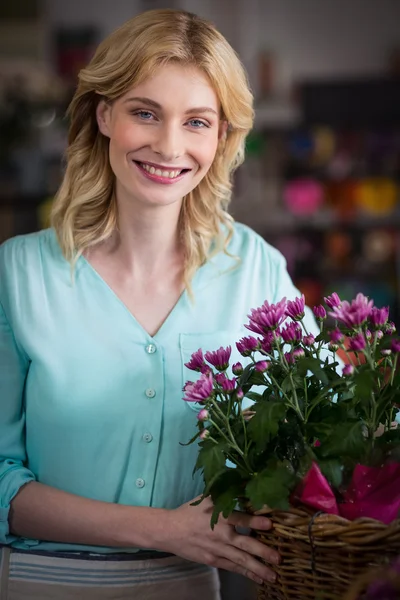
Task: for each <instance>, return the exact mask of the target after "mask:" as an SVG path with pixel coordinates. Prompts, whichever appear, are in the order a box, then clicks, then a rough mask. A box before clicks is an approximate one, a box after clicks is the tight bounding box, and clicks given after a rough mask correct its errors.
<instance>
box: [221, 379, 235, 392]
mask: <svg viewBox="0 0 400 600" xmlns="http://www.w3.org/2000/svg"><path fill="white" fill-rule="evenodd" d="M235 388H236V379H228V378H226V379H225V381H224V382H223V383H222V389H223V390H224V392H227V393H228V394H229V393H230V392H233V390H234V389H235Z"/></svg>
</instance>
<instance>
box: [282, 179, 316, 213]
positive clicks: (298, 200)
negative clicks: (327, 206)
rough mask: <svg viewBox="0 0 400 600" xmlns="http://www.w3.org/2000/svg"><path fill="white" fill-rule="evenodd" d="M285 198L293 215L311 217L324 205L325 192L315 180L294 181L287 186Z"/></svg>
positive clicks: (284, 193)
mask: <svg viewBox="0 0 400 600" xmlns="http://www.w3.org/2000/svg"><path fill="white" fill-rule="evenodd" d="M283 198H284V201H285V204H286V206H287V207H288V208H289V210H290V211H291V212H292V213H294V214H296V215H310V214H313V213H315V212H316V211H317V210H318V209H319V208H320V206H321V205H322V203H323V201H324V190H323V187H322V185H321V184H320V183H319V182H318V181H315V180H314V179H294V180H293V181H290V182H288V183H287V184H286V187H285V189H284V192H283Z"/></svg>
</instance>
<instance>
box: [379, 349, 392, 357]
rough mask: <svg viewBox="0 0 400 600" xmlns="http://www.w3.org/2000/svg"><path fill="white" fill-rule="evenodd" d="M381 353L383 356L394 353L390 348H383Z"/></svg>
mask: <svg viewBox="0 0 400 600" xmlns="http://www.w3.org/2000/svg"><path fill="white" fill-rule="evenodd" d="M381 354H382V356H390V355H391V354H392V351H391V349H390V348H384V349H383V350H381Z"/></svg>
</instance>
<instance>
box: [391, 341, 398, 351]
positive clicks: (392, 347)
mask: <svg viewBox="0 0 400 600" xmlns="http://www.w3.org/2000/svg"><path fill="white" fill-rule="evenodd" d="M390 347H391V349H392V352H395V353H397V352H400V340H392V343H391V344H390Z"/></svg>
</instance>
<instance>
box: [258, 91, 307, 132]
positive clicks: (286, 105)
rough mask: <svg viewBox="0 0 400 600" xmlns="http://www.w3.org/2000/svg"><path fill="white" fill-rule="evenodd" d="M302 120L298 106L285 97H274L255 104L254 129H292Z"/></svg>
mask: <svg viewBox="0 0 400 600" xmlns="http://www.w3.org/2000/svg"><path fill="white" fill-rule="evenodd" d="M301 121H302V113H301V110H300V108H299V107H298V106H297V105H296V104H294V103H293V102H289V101H288V100H287V99H286V98H274V99H271V100H268V101H264V102H260V103H259V104H256V106H255V118H254V129H255V130H256V131H262V130H263V129H292V128H293V127H297V126H298V125H299V124H300V123H301Z"/></svg>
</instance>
